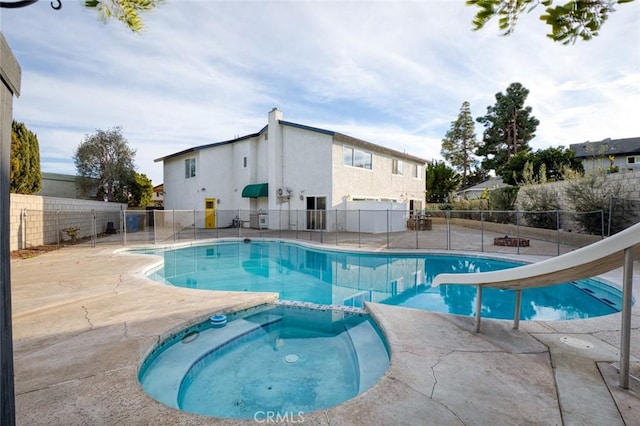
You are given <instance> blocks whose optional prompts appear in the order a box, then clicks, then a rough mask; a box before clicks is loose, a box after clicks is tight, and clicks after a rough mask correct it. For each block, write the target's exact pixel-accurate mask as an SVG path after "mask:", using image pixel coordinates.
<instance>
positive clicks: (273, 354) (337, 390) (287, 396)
mask: <svg viewBox="0 0 640 426" xmlns="http://www.w3.org/2000/svg"><path fill="white" fill-rule="evenodd" d="M388 366H389V353H388V350H387V346H386V345H385V343H384V341H383V340H382V337H381V334H380V332H379V330H378V329H377V328H376V327H375V324H374V323H373V322H372V320H371V318H370V317H369V316H368V315H364V314H362V313H354V312H350V311H349V310H331V309H311V308H308V307H303V306H300V305H298V306H282V305H279V306H274V305H263V306H262V307H258V308H253V309H250V310H247V311H242V312H238V313H234V314H231V315H229V321H228V323H227V325H226V326H224V327H222V328H218V327H214V326H212V325H211V324H210V323H209V322H203V323H201V324H198V325H196V326H193V327H190V328H189V329H186V330H183V331H182V332H180V333H178V334H176V335H174V336H172V337H171V338H169V339H167V340H165V341H164V342H162V343H161V344H160V345H159V346H158V347H157V348H156V349H155V350H154V351H153V352H152V353H151V355H149V357H147V359H146V360H145V362H144V363H143V365H142V367H141V369H140V371H139V375H138V377H139V380H140V383H141V384H142V387H143V388H144V389H145V391H146V392H147V393H149V394H150V395H151V396H152V397H154V398H156V399H157V400H159V401H160V402H162V403H164V404H166V405H168V406H171V407H174V408H178V409H181V410H184V411H188V412H192V413H196V414H202V415H208V416H214V417H224V418H241V419H253V420H255V421H257V422H260V421H261V420H265V419H266V418H267V416H269V415H276V413H277V415H278V416H280V418H284V417H289V419H290V420H291V418H301V417H302V416H303V415H304V413H308V412H311V411H315V410H318V409H323V408H329V407H332V406H335V405H337V404H339V403H341V402H344V401H346V400H348V399H351V398H353V397H355V396H356V395H358V394H360V393H362V392H364V391H365V390H367V389H368V388H370V387H371V386H372V385H373V384H374V383H375V382H376V381H378V379H379V378H380V377H381V376H382V375H383V374H384V372H385V371H386V369H387V367H388ZM269 413H271V414H269Z"/></svg>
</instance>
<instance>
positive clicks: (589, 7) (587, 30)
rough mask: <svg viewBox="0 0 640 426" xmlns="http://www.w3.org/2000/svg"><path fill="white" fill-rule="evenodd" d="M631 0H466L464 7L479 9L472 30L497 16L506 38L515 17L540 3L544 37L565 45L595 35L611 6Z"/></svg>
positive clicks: (612, 7)
mask: <svg viewBox="0 0 640 426" xmlns="http://www.w3.org/2000/svg"><path fill="white" fill-rule="evenodd" d="M565 1H566V0H565ZM632 1H633V0H589V1H584V0H572V1H567V2H566V3H565V4H561V5H558V4H557V3H556V5H554V0H516V1H514V0H467V5H469V6H477V7H479V8H480V10H479V11H478V13H476V16H475V17H474V19H473V26H474V29H475V30H479V29H481V28H483V27H484V26H485V24H486V23H487V22H488V21H489V20H491V19H492V18H494V17H497V18H498V28H500V30H501V31H503V34H504V35H509V34H511V33H512V32H513V31H514V30H515V27H516V23H517V22H518V18H519V17H520V15H522V13H523V12H524V11H527V12H531V11H532V10H533V9H535V8H536V7H537V6H539V5H540V4H542V5H543V6H544V7H545V9H544V13H543V14H541V15H540V20H542V21H544V22H545V23H546V24H547V25H549V26H550V27H551V32H550V33H549V34H547V37H549V38H551V39H552V40H553V41H557V42H561V43H563V44H569V43H574V42H575V41H576V40H577V39H579V38H581V39H582V40H591V39H592V38H593V37H595V36H597V35H598V31H599V30H600V28H601V27H602V26H603V25H604V23H605V21H606V20H607V18H608V17H609V15H610V14H611V13H613V12H615V6H616V5H617V4H623V3H630V2H632Z"/></svg>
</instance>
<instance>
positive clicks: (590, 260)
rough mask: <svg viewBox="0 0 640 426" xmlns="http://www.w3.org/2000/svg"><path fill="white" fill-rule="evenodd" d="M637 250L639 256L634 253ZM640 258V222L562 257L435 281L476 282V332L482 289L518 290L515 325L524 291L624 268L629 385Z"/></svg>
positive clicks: (624, 356) (624, 374)
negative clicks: (635, 272)
mask: <svg viewBox="0 0 640 426" xmlns="http://www.w3.org/2000/svg"><path fill="white" fill-rule="evenodd" d="M634 253H635V255H634ZM634 258H638V259H640V223H637V224H635V225H634V226H631V227H629V228H627V229H625V230H624V231H621V232H619V233H617V234H615V235H612V236H610V237H608V238H606V239H604V240H601V241H598V242H596V243H593V244H590V245H588V246H586V247H582V248H580V249H577V250H574V251H572V252H569V253H566V254H563V255H561V256H558V257H554V258H550V259H546V260H543V261H541V262H536V263H531V264H528V265H524V266H519V267H516V268H511V269H503V270H500V271H491V272H477V273H467V274H439V275H437V276H436V277H435V278H434V279H433V282H432V283H431V286H432V287H437V286H439V285H441V284H462V285H475V286H476V290H477V297H476V332H480V321H481V312H482V309H481V308H482V288H483V287H493V288H500V289H509V290H515V292H516V307H515V312H514V320H513V321H514V328H518V326H519V321H520V304H521V300H522V293H521V292H522V290H523V289H527V288H532V287H543V286H549V285H555V284H561V283H566V282H569V281H575V280H580V279H583V278H590V277H593V276H596V275H599V274H603V273H605V272H609V271H611V270H613V269H617V268H619V267H621V266H622V267H623V268H624V269H623V282H622V330H621V346H620V386H621V387H623V388H625V389H627V388H628V387H629V352H630V337H631V302H632V281H633V261H634Z"/></svg>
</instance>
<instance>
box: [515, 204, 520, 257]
mask: <svg viewBox="0 0 640 426" xmlns="http://www.w3.org/2000/svg"><path fill="white" fill-rule="evenodd" d="M516 238H517V240H516V241H517V244H516V246H517V247H518V249H517V253H518V254H520V210H518V209H516Z"/></svg>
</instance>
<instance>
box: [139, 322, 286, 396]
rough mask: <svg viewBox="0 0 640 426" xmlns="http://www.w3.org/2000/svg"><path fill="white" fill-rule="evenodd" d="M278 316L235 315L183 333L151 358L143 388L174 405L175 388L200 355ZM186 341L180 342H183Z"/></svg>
mask: <svg viewBox="0 0 640 426" xmlns="http://www.w3.org/2000/svg"><path fill="white" fill-rule="evenodd" d="M282 318H283V317H282V316H279V315H273V314H266V313H264V314H261V315H260V321H256V319H257V316H255V315H254V316H252V320H253V321H247V320H245V319H236V320H233V321H230V322H229V323H228V324H227V325H226V326H224V327H222V328H210V329H206V330H203V331H201V332H200V333H199V335H198V336H197V337H196V338H195V339H193V337H192V335H187V336H188V337H186V338H185V339H183V341H182V342H176V343H175V344H173V345H172V346H170V347H168V348H167V349H166V350H165V351H164V352H162V353H161V354H160V355H158V357H157V358H156V359H155V361H154V364H153V368H150V369H148V370H147V372H146V373H145V374H144V375H143V377H141V380H140V381H141V383H142V386H143V387H144V389H145V390H146V391H147V393H149V395H151V396H152V397H153V398H155V399H157V400H158V401H160V402H162V403H163V404H165V405H168V406H170V407H173V408H179V407H178V391H179V390H180V384H181V383H182V379H183V378H184V377H185V375H186V374H187V373H188V372H189V370H190V369H191V368H192V366H193V365H194V364H196V363H197V362H198V361H199V360H200V359H201V358H202V357H203V356H206V355H207V354H208V353H210V352H211V351H213V350H216V349H217V348H219V347H221V346H222V345H224V344H226V343H229V342H231V341H233V340H235V339H237V338H238V337H240V336H243V335H246V334H247V333H251V332H253V331H257V330H258V329H260V328H261V327H263V326H266V325H268V324H272V323H275V322H278V321H280V320H282ZM187 341H188V343H183V342H187Z"/></svg>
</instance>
